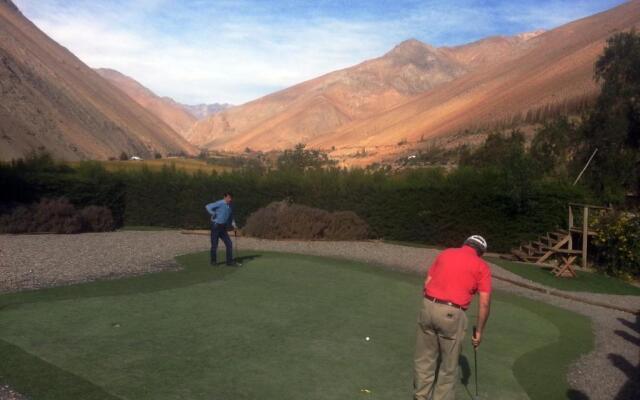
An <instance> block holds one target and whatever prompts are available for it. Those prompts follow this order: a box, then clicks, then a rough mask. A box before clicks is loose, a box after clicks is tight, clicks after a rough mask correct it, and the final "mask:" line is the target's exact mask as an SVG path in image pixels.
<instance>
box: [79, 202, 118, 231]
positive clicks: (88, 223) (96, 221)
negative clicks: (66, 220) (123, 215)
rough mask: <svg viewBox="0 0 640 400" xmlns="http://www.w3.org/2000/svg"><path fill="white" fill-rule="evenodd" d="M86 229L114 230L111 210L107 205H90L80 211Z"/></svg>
mask: <svg viewBox="0 0 640 400" xmlns="http://www.w3.org/2000/svg"><path fill="white" fill-rule="evenodd" d="M80 216H81V217H82V220H83V222H84V226H85V230H87V231H90V232H107V231H112V230H113V228H114V227H115V223H114V221H113V215H112V214H111V210H110V209H108V208H107V207H98V206H88V207H85V208H84V209H82V211H80Z"/></svg>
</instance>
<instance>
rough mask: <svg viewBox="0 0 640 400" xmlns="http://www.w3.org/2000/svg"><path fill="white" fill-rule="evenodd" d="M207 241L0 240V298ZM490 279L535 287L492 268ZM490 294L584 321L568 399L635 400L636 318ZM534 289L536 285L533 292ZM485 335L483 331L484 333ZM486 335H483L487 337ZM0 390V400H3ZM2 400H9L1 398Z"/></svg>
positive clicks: (532, 294) (427, 256)
mask: <svg viewBox="0 0 640 400" xmlns="http://www.w3.org/2000/svg"><path fill="white" fill-rule="evenodd" d="M208 240H209V239H208V236H206V235H198V234H192V235H185V234H181V233H179V232H176V231H152V232H135V231H121V232H115V233H95V234H82V235H34V236H26V235H22V236H11V235H0V292H3V291H4V292H7V291H15V290H20V289H25V288H27V289H28V288H39V287H45V286H53V285H60V284H68V283H77V282H82V281H87V280H94V279H103V278H113V277H119V276H125V275H137V274H142V273H146V272H152V271H158V270H162V269H167V268H175V263H173V262H172V260H173V257H175V256H176V255H179V254H184V253H189V252H193V251H199V250H205V249H207V248H208V246H209V243H208ZM237 246H238V248H239V253H240V255H242V252H243V250H264V251H282V252H289V253H299V254H310V255H319V256H331V257H340V258H346V259H351V260H358V261H364V262H368V263H371V264H374V265H381V266H385V267H389V268H393V269H396V270H401V271H405V272H411V273H418V274H424V273H425V272H426V269H427V267H428V265H430V263H431V262H432V261H433V259H434V258H435V256H436V255H437V253H438V251H437V250H433V249H427V248H418V247H406V246H399V245H393V244H388V243H382V242H323V241H322V242H321V241H316V242H309V241H269V240H260V239H254V238H238V240H237ZM492 272H493V275H494V276H495V277H496V278H505V279H510V280H513V281H516V282H518V283H522V284H528V285H537V284H535V283H534V282H531V281H527V280H526V279H523V278H521V277H519V276H517V275H515V274H512V273H510V272H509V271H506V270H504V269H502V268H500V267H498V266H495V265H493V266H492ZM494 286H495V287H496V288H497V289H501V290H505V291H509V292H512V293H515V294H518V295H521V296H525V297H528V298H532V299H535V300H539V301H544V302H546V303H550V304H553V305H556V306H559V307H562V308H565V309H568V310H572V311H575V312H578V313H580V314H583V315H586V316H588V317H589V318H591V320H592V323H593V325H592V326H593V330H594V334H595V341H596V349H595V350H594V351H593V352H591V353H590V354H588V355H585V356H584V357H582V358H581V359H580V360H578V361H577V362H576V363H575V364H574V365H573V366H572V367H571V368H570V371H569V375H568V380H569V382H570V383H571V386H572V387H573V390H574V391H573V392H572V393H570V394H568V396H567V398H569V399H590V400H600V399H602V400H605V399H606V400H610V399H615V400H626V399H639V398H640V387H639V385H640V384H639V382H640V319H639V317H638V316H637V315H632V314H629V313H625V312H619V311H613V310H611V309H607V308H603V307H598V306H593V305H589V304H584V303H582V302H580V301H573V300H569V299H565V298H562V297H558V296H553V295H550V294H547V293H540V292H537V291H533V290H530V289H526V288H523V287H521V286H518V285H514V284H512V283H509V282H506V281H504V280H500V279H495V280H494ZM537 286H540V285H537ZM567 293H569V294H571V295H573V296H580V297H582V298H584V299H587V300H591V301H598V302H603V303H607V304H611V305H615V306H620V307H624V308H630V309H633V310H638V309H640V296H617V295H602V294H599V295H595V294H591V293H575V292H567ZM489 329H490V328H489ZM488 334H490V330H489V331H488ZM2 396H3V392H2V389H0V400H4V399H5V397H2ZM7 399H13V398H12V397H7Z"/></svg>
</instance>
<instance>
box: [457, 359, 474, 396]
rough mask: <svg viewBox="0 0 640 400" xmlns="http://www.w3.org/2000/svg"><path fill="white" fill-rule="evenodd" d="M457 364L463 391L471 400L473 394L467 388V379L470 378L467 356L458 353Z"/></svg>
mask: <svg viewBox="0 0 640 400" xmlns="http://www.w3.org/2000/svg"><path fill="white" fill-rule="evenodd" d="M458 366H459V367H460V383H462V386H464V390H465V392H467V394H468V395H469V398H470V399H471V400H473V394H472V393H471V390H469V381H470V380H471V366H470V365H469V360H467V356H465V355H464V354H461V355H460V358H459V359H458Z"/></svg>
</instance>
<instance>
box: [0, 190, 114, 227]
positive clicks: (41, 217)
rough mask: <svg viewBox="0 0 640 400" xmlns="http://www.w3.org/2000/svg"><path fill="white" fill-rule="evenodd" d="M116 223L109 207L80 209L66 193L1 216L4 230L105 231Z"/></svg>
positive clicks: (1, 224) (0, 220) (0, 225)
mask: <svg viewBox="0 0 640 400" xmlns="http://www.w3.org/2000/svg"><path fill="white" fill-rule="evenodd" d="M113 227H114V222H113V217H112V215H111V210H109V209H108V208H106V207H97V206H89V207H87V208H85V209H83V210H81V211H79V210H77V209H76V208H75V207H74V206H73V204H71V203H70V202H69V200H67V199H65V198H63V197H61V198H58V199H46V198H45V199H42V200H40V202H39V203H36V204H33V205H31V206H28V207H25V206H20V207H18V208H16V209H14V210H13V212H11V213H10V214H7V215H3V216H2V217H0V232H4V233H40V232H47V233H80V232H92V231H96V232H97V231H99V232H102V231H106V230H112V229H113Z"/></svg>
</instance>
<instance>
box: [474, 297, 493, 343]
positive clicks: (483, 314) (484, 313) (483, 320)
mask: <svg viewBox="0 0 640 400" xmlns="http://www.w3.org/2000/svg"><path fill="white" fill-rule="evenodd" d="M479 297H480V299H479V301H478V321H477V331H476V336H475V337H472V338H471V342H472V343H473V346H474V347H478V346H480V342H482V332H484V327H485V326H486V324H487V320H488V319H489V313H490V312H491V293H490V292H479Z"/></svg>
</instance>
